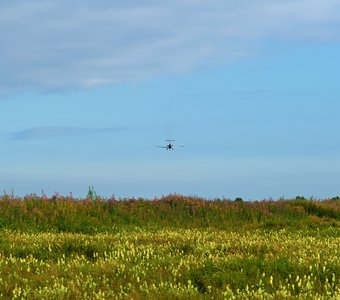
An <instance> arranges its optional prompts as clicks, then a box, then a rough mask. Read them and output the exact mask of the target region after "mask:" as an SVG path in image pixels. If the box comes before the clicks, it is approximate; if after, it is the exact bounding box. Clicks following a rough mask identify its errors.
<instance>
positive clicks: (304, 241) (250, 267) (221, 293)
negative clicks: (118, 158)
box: [0, 193, 340, 299]
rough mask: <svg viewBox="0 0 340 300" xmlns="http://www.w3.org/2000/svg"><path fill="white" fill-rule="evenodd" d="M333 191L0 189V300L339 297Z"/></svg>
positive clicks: (339, 203)
mask: <svg viewBox="0 0 340 300" xmlns="http://www.w3.org/2000/svg"><path fill="white" fill-rule="evenodd" d="M339 257H340V199H339V198H338V197H336V198H333V199H325V200H315V199H304V198H303V197H297V198H296V199H279V200H276V201H273V200H264V201H252V202H246V201H242V200H241V199H236V201H231V200H227V199H215V200H205V199H201V198H198V197H186V196H182V195H169V196H165V197H162V198H160V199H152V200H145V199H115V198H111V199H101V198H100V197H96V196H95V195H94V194H90V193H89V195H88V197H87V198H86V199H74V198H72V196H69V197H61V196H59V195H57V194H56V195H54V196H52V197H50V198H48V197H46V196H44V195H42V196H37V195H34V194H32V195H27V196H26V197H24V198H16V197H14V196H12V195H7V194H4V195H3V196H1V197H0V298H1V299H212V298H213V299H340V284H339V275H340V262H339Z"/></svg>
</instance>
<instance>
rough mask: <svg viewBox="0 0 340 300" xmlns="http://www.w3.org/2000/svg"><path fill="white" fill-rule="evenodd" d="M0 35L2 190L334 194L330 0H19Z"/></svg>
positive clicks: (334, 27)
mask: <svg viewBox="0 0 340 300" xmlns="http://www.w3.org/2000/svg"><path fill="white" fill-rule="evenodd" d="M0 37H1V47H0V65H1V68H0V111H1V118H0V139H1V147H0V157H1V168H0V188H1V189H2V190H5V191H6V192H7V193H11V192H12V191H14V194H15V195H18V196H23V195H25V194H29V193H38V194H40V193H41V191H42V190H44V192H45V193H46V194H47V195H52V194H53V193H54V192H58V193H60V194H63V195H68V194H69V193H70V192H72V193H73V195H75V196H77V197H82V196H85V195H86V194H87V190H88V187H89V186H93V187H94V189H95V191H96V192H97V194H99V195H101V196H104V197H110V196H111V195H112V194H114V195H115V196H116V197H132V196H134V197H148V198H152V197H154V196H161V195H166V194H169V193H181V194H185V195H198V196H202V197H207V198H216V197H226V198H231V199H233V198H235V197H243V198H244V199H252V200H254V199H257V200H261V199H264V198H267V199H268V198H269V197H272V198H274V199H276V198H279V197H281V196H284V197H295V196H297V195H304V196H306V197H312V196H313V197H315V198H326V197H332V196H335V195H339V194H340V191H339V187H338V186H339V180H340V153H339V149H340V140H339V136H340V129H339V128H340V126H339V125H338V119H339V110H340V97H339V96H340V90H339V87H340V79H339V78H340V77H339V70H340V57H339V53H340V2H338V1H334V0H322V1H321V0H320V1H319V0H308V1H307V0H294V1H290V0H288V1H287V0H285V1H281V0H276V1H275V0H274V1H273V0H272V1H268V0H256V1H222V0H213V1H200V0H197V1H193V0H185V1H179V0H178V1H176V0H175V1H171V2H167V3H165V2H164V3H159V1H144V0H143V1H138V2H136V1H114V2H113V1H104V0H102V1H86V0H85V1H72V2H70V1H64V0H61V1H49V0H46V1H33V0H26V1H19V0H14V1H10V2H6V3H5V4H2V8H1V9H0ZM166 139H175V140H176V141H175V146H176V145H185V146H186V147H185V148H178V149H176V150H175V151H173V152H169V151H166V150H164V151H163V149H160V148H156V147H155V146H156V145H162V144H163V143H165V141H164V140H166Z"/></svg>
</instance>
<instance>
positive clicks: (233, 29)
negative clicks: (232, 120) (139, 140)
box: [0, 0, 340, 90]
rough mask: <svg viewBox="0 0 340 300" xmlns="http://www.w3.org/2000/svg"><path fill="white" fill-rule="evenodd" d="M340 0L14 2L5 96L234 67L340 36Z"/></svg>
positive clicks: (4, 14)
mask: <svg viewBox="0 0 340 300" xmlns="http://www.w3.org/2000/svg"><path fill="white" fill-rule="evenodd" d="M339 24H340V2H339V1H337V0H257V1H255V0H254V1H250V0H238V1H224V0H212V1H200V0H197V1H194V0H174V1H171V2H166V3H165V2H164V1H162V2H160V1H145V0H144V1H138V2H135V1H128V0H126V1H106V0H100V1H88V0H84V1H77V0H75V1H66V0H59V1H52V0H25V1H22V0H12V1H10V2H7V3H6V4H2V7H1V10H0V37H1V47H0V64H1V68H0V90H1V89H2V90H8V89H13V88H37V89H55V88H67V87H92V86H94V85H103V84H112V83H116V82H119V81H125V80H136V79H137V80H138V79H144V78H148V77H151V76H155V75H157V74H164V73H169V72H170V73H176V72H185V71H190V70H192V69H193V68H199V67H203V66H214V65H220V64H225V63H228V62H229V61H234V60H235V59H239V58H242V57H244V56H247V55H252V54H253V52H254V51H257V49H258V47H259V45H261V43H262V42H263V41H264V40H266V39H267V38H270V39H278V40H280V39H282V40H287V39H288V40H291V39H294V40H297V41H299V40H307V41H308V40H310V41H315V40H318V41H322V40H325V39H326V40H331V41H332V40H337V41H338V40H339V37H340V30H339Z"/></svg>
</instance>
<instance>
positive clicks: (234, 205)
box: [0, 194, 340, 233]
mask: <svg viewBox="0 0 340 300" xmlns="http://www.w3.org/2000/svg"><path fill="white" fill-rule="evenodd" d="M339 225H340V198H339V197H335V198H332V199H325V200H313V199H305V198H303V197H296V198H295V199H279V200H275V201H274V200H263V201H243V200H242V199H241V198H237V199H236V200H235V201H232V200H225V199H222V200H221V199H215V200H206V199H203V198H199V197H189V196H183V195H178V194H174V195H169V196H164V197H162V198H155V199H152V200H148V199H142V198H139V199H134V198H133V199H120V200H117V199H115V198H110V199H102V198H100V197H97V196H96V197H87V198H86V199H75V198H72V197H62V196H59V195H55V196H53V197H50V198H48V197H46V196H41V197H40V196H37V195H35V194H32V195H27V196H25V197H24V198H17V197H14V196H10V195H6V194H5V195H3V196H0V229H10V230H17V231H30V232H37V231H54V232H83V233H96V232H114V231H117V230H118V231H119V230H121V229H122V228H125V229H126V228H135V227H148V228H155V229H156V228H161V227H171V228H209V227H211V228H218V229H226V230H234V231H239V230H251V229H280V228H290V229H307V228H326V227H330V226H332V227H340V226H339Z"/></svg>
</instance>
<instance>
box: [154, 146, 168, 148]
mask: <svg viewBox="0 0 340 300" xmlns="http://www.w3.org/2000/svg"><path fill="white" fill-rule="evenodd" d="M155 147H157V148H165V149H167V148H168V147H166V146H155Z"/></svg>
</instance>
